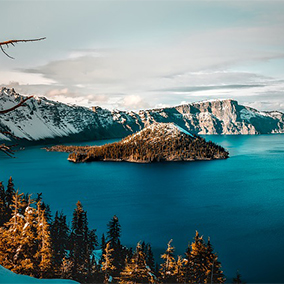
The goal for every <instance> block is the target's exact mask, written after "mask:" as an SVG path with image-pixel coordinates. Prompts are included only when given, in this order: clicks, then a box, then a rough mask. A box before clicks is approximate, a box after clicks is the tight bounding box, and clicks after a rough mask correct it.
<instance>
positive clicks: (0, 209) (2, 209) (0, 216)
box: [0, 182, 9, 227]
mask: <svg viewBox="0 0 284 284" xmlns="http://www.w3.org/2000/svg"><path fill="white" fill-rule="evenodd" d="M7 219H8V215H7V206H6V192H5V188H4V185H3V183H2V182H0V227H2V226H3V225H4V224H5V223H6V222H7V221H8V220H9V219H8V220H7Z"/></svg>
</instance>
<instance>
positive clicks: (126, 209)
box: [0, 135, 284, 283]
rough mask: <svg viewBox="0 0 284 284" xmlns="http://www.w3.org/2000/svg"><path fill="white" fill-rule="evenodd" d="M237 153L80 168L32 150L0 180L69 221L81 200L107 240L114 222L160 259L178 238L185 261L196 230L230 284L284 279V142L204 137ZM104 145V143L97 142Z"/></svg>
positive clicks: (2, 160) (8, 164)
mask: <svg viewBox="0 0 284 284" xmlns="http://www.w3.org/2000/svg"><path fill="white" fill-rule="evenodd" d="M207 139H212V140H213V141H215V142H217V143H219V144H221V145H222V146H224V147H225V148H227V149H228V150H229V151H230V155H231V158H230V159H228V160H220V161H204V162H188V163H157V164H132V163H114V162H94V163H90V164H73V163H70V162H68V161H67V160H66V159H67V156H68V154H66V153H54V152H46V151H44V150H41V149H40V147H31V148H27V149H26V150H25V151H22V152H18V153H17V154H16V156H17V158H16V159H10V158H6V157H4V156H1V157H0V180H3V181H5V183H6V182H7V180H8V178H9V176H12V177H13V179H14V181H15V185H16V187H17V188H19V189H20V190H21V191H23V192H29V193H36V192H42V193H43V197H44V200H45V201H46V202H47V203H49V204H50V205H51V209H52V211H53V212H54V211H55V210H61V209H63V211H64V213H66V214H67V215H68V216H69V220H70V219H71V218H70V216H71V215H72V212H73V209H74V207H75V204H76V202H77V200H80V201H81V202H82V203H83V206H84V208H85V209H86V210H87V212H88V219H89V224H90V226H91V227H93V228H96V229H97V232H98V235H99V236H100V235H101V234H102V233H103V232H105V231H106V224H107V222H108V221H109V220H110V219H111V217H112V216H113V215H114V214H116V215H117V216H118V217H119V219H120V223H121V225H122V241H123V243H124V244H126V245H129V246H134V245H135V244H136V243H137V242H138V241H139V240H145V241H146V242H150V243H151V244H152V246H153V247H154V249H155V251H156V255H157V256H158V255H159V253H160V252H162V251H163V250H164V249H165V248H166V244H167V242H168V241H169V239H171V238H173V244H174V245H175V247H176V252H177V253H178V254H182V253H183V252H184V251H185V249H186V247H187V245H188V242H191V241H192V238H193V236H194V234H195V230H198V231H199V232H200V233H201V234H203V235H204V237H205V238H207V236H210V237H211V241H212V243H213V245H214V247H215V250H216V251H217V252H218V254H219V258H220V260H221V262H222V264H223V269H224V272H225V274H226V276H227V278H228V279H230V278H232V277H233V276H234V275H235V272H236V270H237V269H238V270H239V271H240V272H241V274H242V275H243V278H244V279H245V280H246V281H247V282H258V283H259V282H261V283H263V282H283V279H284V261H283V256H284V214H283V213H284V135H263V136H207ZM96 143H97V144H103V143H105V141H98V142H96Z"/></svg>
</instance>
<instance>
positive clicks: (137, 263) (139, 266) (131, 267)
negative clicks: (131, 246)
mask: <svg viewBox="0 0 284 284" xmlns="http://www.w3.org/2000/svg"><path fill="white" fill-rule="evenodd" d="M154 282H155V275H154V274H153V272H152V271H151V269H150V268H149V267H148V266H147V264H146V256H145V253H144V252H143V250H142V246H141V244H140V243H138V244H137V246H136V251H135V253H134V255H133V257H132V258H131V259H130V260H129V261H128V262H127V263H126V266H125V268H124V270H123V271H122V272H121V273H120V278H119V283H128V284H131V283H154Z"/></svg>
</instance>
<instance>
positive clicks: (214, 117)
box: [0, 88, 284, 143]
mask: <svg viewBox="0 0 284 284" xmlns="http://www.w3.org/2000/svg"><path fill="white" fill-rule="evenodd" d="M22 98H24V97H23V96H21V95H19V94H17V93H16V92H15V91H14V90H13V89H7V88H2V90H1V91H0V109H7V108H9V107H11V106H14V105H15V104H17V103H19V102H20V101H21V99H22ZM25 105H26V106H23V107H20V108H18V109H16V110H15V111H13V112H11V113H7V114H3V115H1V116H0V129H2V130H5V131H10V132H12V133H13V134H14V135H15V136H17V137H19V138H21V139H22V140H23V141H40V140H44V141H43V142H46V141H47V140H49V141H51V142H53V143H54V142H55V141H56V142H64V141H82V140H90V139H107V138H117V137H125V136H127V135H129V134H131V133H134V132H137V131H139V130H141V129H143V128H144V127H146V126H148V125H150V124H152V123H155V122H163V123H167V122H173V123H175V124H176V125H179V126H180V127H182V128H183V129H186V130H187V131H189V132H191V133H194V134H269V133H284V114H283V113H281V112H277V111H272V112H260V111H258V110H256V109H253V108H249V107H246V106H242V105H239V104H238V102H237V101H234V100H212V101H204V102H198V103H191V104H185V105H180V106H176V107H169V108H160V109H152V110H141V111H139V112H137V113H135V112H132V111H130V112H127V111H119V110H114V111H109V110H106V109H102V108H100V107H93V108H92V110H91V109H89V108H85V107H80V106H75V105H67V104H63V103H59V102H54V101H51V100H48V99H46V98H44V97H42V98H32V99H30V100H28V101H27V102H26V104H25ZM0 140H12V138H11V137H9V136H4V135H2V134H0Z"/></svg>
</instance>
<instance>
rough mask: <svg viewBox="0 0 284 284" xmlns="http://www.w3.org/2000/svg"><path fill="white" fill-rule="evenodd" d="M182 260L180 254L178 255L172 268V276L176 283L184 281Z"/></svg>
mask: <svg viewBox="0 0 284 284" xmlns="http://www.w3.org/2000/svg"><path fill="white" fill-rule="evenodd" d="M183 264H184V260H183V259H182V257H181V256H178V259H177V261H176V265H175V269H174V276H175V279H176V282H177V283H184V280H185V277H184V267H183Z"/></svg>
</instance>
